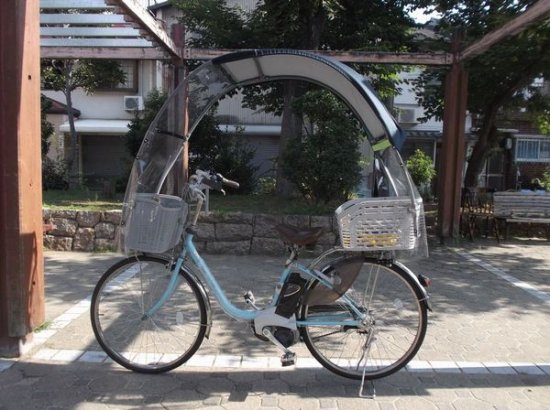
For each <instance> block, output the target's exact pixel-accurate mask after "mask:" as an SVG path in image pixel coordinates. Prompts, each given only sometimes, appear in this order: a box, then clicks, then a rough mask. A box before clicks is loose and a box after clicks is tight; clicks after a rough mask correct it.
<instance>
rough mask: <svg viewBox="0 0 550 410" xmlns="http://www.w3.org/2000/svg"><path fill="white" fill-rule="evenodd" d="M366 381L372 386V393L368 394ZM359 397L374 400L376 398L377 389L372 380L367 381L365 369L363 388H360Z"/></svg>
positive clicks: (362, 379) (362, 380)
mask: <svg viewBox="0 0 550 410" xmlns="http://www.w3.org/2000/svg"><path fill="white" fill-rule="evenodd" d="M365 381H367V382H368V384H370V391H369V392H366V391H365V390H366V388H365ZM359 397H361V398H363V399H374V398H375V397H376V387H375V386H374V382H373V381H372V380H365V369H364V370H363V377H362V378H361V386H360V387H359Z"/></svg>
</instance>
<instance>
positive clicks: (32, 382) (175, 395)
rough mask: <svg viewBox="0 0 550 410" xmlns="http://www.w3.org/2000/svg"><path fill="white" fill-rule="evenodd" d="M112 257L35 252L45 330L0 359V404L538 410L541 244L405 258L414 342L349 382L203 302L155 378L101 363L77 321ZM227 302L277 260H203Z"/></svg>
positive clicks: (544, 402) (546, 332)
mask: <svg viewBox="0 0 550 410" xmlns="http://www.w3.org/2000/svg"><path fill="white" fill-rule="evenodd" d="M119 258H120V256H119V255H112V254H91V255H90V254H83V253H59V252H47V253H46V254H45V266H46V302H47V303H46V314H47V326H44V327H45V329H43V330H42V331H40V332H37V333H36V334H35V338H34V339H35V343H34V345H33V346H32V347H31V348H30V350H29V352H28V353H27V354H26V355H25V356H24V357H23V358H21V359H19V360H17V361H12V360H2V359H0V409H12V408H13V409H33V408H36V409H87V408H92V409H100V408H116V409H119V408H120V409H131V408H132V409H133V408H149V407H151V408H170V409H179V408H182V409H183V408H212V409H214V408H216V409H233V408H235V409H237V408H239V409H256V408H258V409H269V408H271V409H275V408H279V409H336V408H338V409H346V410H347V409H356V408H357V409H359V408H360V409H366V408H369V409H370V408H372V409H414V408H418V409H550V342H549V340H550V244H549V243H548V242H545V241H537V242H535V241H525V242H521V241H509V242H507V243H505V244H503V245H500V246H497V245H496V244H495V243H494V241H476V242H474V243H462V244H461V246H454V247H453V246H448V247H441V246H437V245H434V246H432V249H431V255H430V258H429V259H426V260H422V261H415V262H411V263H410V264H408V265H409V266H410V267H411V268H412V269H413V270H414V271H415V272H417V273H423V274H425V275H427V276H429V277H431V278H432V279H433V286H432V289H431V293H432V302H433V306H434V312H433V313H431V314H430V323H429V327H428V334H427V336H426V340H425V342H424V344H423V346H422V348H421V349H420V351H419V353H418V355H417V356H416V358H415V360H413V361H412V362H411V363H410V364H409V366H408V367H407V369H406V370H402V371H401V372H399V373H398V374H395V375H393V376H390V377H388V378H386V379H383V380H380V381H377V382H376V383H375V388H376V398H375V399H373V400H371V399H362V398H359V397H357V393H358V390H359V383H358V382H356V381H351V380H347V379H344V378H341V377H338V376H334V375H332V374H331V373H330V372H328V371H326V370H324V369H322V368H320V366H319V365H318V364H317V363H316V362H315V361H314V360H313V359H312V358H311V356H310V354H309V353H308V352H307V350H306V349H305V347H303V346H301V347H300V346H299V347H298V348H296V349H295V351H296V352H297V353H298V356H299V358H298V365H297V366H296V367H293V368H284V369H283V368H281V367H280V364H279V363H280V362H279V353H278V352H277V350H276V349H274V348H273V347H272V346H270V345H269V344H265V343H263V342H261V341H259V340H258V339H256V338H255V337H254V336H253V335H252V334H251V332H250V329H249V328H248V325H247V324H243V323H237V322H234V321H232V320H231V319H227V318H226V317H225V316H224V315H223V314H222V312H221V310H220V309H219V307H218V306H217V305H216V304H215V303H214V301H212V302H213V308H214V312H213V313H214V326H213V329H212V334H211V337H210V339H209V340H205V342H204V343H203V345H202V346H201V348H200V349H199V351H198V352H197V354H196V355H195V356H194V357H193V358H192V359H191V360H190V361H189V362H188V363H187V364H185V365H184V366H182V367H180V368H178V369H176V370H174V371H172V372H170V373H167V374H162V375H155V376H150V375H142V374H136V373H132V372H130V371H127V370H125V369H123V368H121V367H119V366H118V365H115V364H114V363H112V362H111V361H110V360H109V359H108V358H107V357H106V356H105V354H104V353H103V352H102V351H101V349H100V348H99V346H98V345H97V343H96V342H95V339H94V337H93V333H92V331H91V327H90V324H89V319H88V308H89V296H90V294H91V291H92V289H93V286H94V285H95V282H96V281H97V279H98V278H99V276H100V275H101V273H102V272H103V271H104V270H105V269H106V268H107V267H108V266H109V265H110V264H112V263H113V262H114V261H115V260H117V259H119ZM207 259H208V262H209V264H210V265H211V267H212V268H213V270H214V271H216V272H218V271H219V272H223V273H222V274H221V275H220V281H221V282H222V285H223V286H224V288H227V289H228V296H229V298H230V299H231V300H232V301H233V302H235V303H237V304H242V303H243V302H242V295H243V294H244V292H245V291H247V290H249V289H248V288H245V287H244V285H245V284H250V283H253V284H254V287H253V288H252V290H253V291H254V294H255V296H256V299H257V300H258V301H259V303H261V302H262V301H263V300H265V299H266V298H268V297H269V296H270V295H271V293H272V290H273V289H272V286H273V283H274V281H275V278H276V277H277V273H278V272H279V269H280V266H281V264H282V259H276V258H270V257H267V258H266V257H257V256H252V257H237V256H227V255H224V256H208V258H207Z"/></svg>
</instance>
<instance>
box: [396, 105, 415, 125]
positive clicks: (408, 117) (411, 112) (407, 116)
mask: <svg viewBox="0 0 550 410" xmlns="http://www.w3.org/2000/svg"><path fill="white" fill-rule="evenodd" d="M416 117H417V114H416V110H415V109H414V108H400V109H399V114H398V116H397V121H398V122H399V123H401V124H416V123H417V122H418V120H417V119H416Z"/></svg>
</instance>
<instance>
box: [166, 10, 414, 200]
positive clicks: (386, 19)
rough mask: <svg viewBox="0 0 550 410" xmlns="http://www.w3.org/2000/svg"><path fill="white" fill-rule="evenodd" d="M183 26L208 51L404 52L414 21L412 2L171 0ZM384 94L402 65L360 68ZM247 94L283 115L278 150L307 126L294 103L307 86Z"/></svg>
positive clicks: (291, 84) (252, 103) (253, 103)
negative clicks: (241, 5)
mask: <svg viewBox="0 0 550 410" xmlns="http://www.w3.org/2000/svg"><path fill="white" fill-rule="evenodd" d="M172 4H173V5H174V6H176V7H178V8H180V9H181V10H182V11H183V15H184V17H183V18H182V21H183V23H184V24H185V26H186V27H187V29H188V30H189V31H191V32H193V33H196V34H197V35H196V36H190V39H189V40H188V44H189V45H190V46H195V47H206V48H213V47H219V48H229V49H235V48H292V49H306V50H318V49H339V50H350V49H356V50H366V49H368V50H376V51H404V50H407V49H408V48H409V47H412V44H413V43H412V30H411V28H412V27H413V26H414V23H413V21H412V19H411V18H410V17H409V16H408V14H407V9H408V8H410V7H413V6H414V5H415V4H416V1H415V0H400V1H392V2H387V1H383V0H375V1H362V0H265V1H263V2H258V6H257V7H256V8H255V9H254V10H253V11H252V12H251V13H245V12H243V11H242V10H240V9H238V8H236V7H229V6H227V5H226V4H225V1H222V0H204V1H201V2H197V1H194V0H174V1H173V2H172ZM355 68H358V69H359V70H360V71H361V72H362V73H364V74H368V75H370V76H371V78H372V79H373V81H374V83H375V87H376V88H377V90H378V91H379V92H380V94H381V95H382V96H383V97H390V96H391V95H393V94H395V92H396V82H397V72H398V71H401V70H402V67H398V66H391V65H385V66H377V65H361V66H356V67H355ZM269 87H270V88H268V89H266V88H265V87H264V86H261V87H260V86H258V87H251V88H247V89H246V90H244V93H245V96H246V97H247V99H246V101H245V104H246V105H247V106H249V107H251V108H255V109H258V108H262V107H263V109H265V110H266V111H268V112H274V113H278V114H282V124H281V138H280V148H279V152H281V153H282V152H284V151H285V149H286V146H287V145H288V143H289V141H291V140H292V139H294V138H299V137H300V135H301V133H302V129H303V122H302V119H301V117H300V116H298V115H296V113H294V112H293V110H292V105H293V102H294V101H295V100H296V99H298V98H299V97H300V96H302V95H304V94H305V92H307V90H308V88H307V87H305V86H303V84H302V83H299V82H297V81H294V80H289V81H284V82H281V83H279V84H270V85H269ZM280 163H281V161H279V167H278V170H277V184H278V188H277V191H278V193H279V194H288V191H289V186H288V184H285V183H284V178H283V171H282V168H281V166H280Z"/></svg>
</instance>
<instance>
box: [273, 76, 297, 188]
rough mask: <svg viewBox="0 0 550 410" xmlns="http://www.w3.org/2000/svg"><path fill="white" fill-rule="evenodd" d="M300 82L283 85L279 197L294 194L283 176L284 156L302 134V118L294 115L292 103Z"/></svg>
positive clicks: (294, 81) (292, 81)
mask: <svg viewBox="0 0 550 410" xmlns="http://www.w3.org/2000/svg"><path fill="white" fill-rule="evenodd" d="M299 88H300V87H299V82H298V81H296V80H287V81H285V83H284V85H283V99H284V103H283V104H284V105H283V114H282V120H281V138H280V140H279V160H278V161H277V184H276V187H275V192H276V194H277V195H278V196H282V197H289V196H291V195H292V193H293V190H294V188H293V186H292V183H291V182H290V181H289V180H288V179H286V178H285V177H284V175H283V169H282V155H283V153H284V152H285V150H286V147H287V145H288V142H289V141H290V140H292V139H293V138H298V137H299V136H300V135H301V133H302V123H303V121H302V118H301V116H299V115H296V114H295V113H294V110H293V109H292V103H293V102H294V100H295V99H296V98H297V95H298V94H299Z"/></svg>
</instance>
